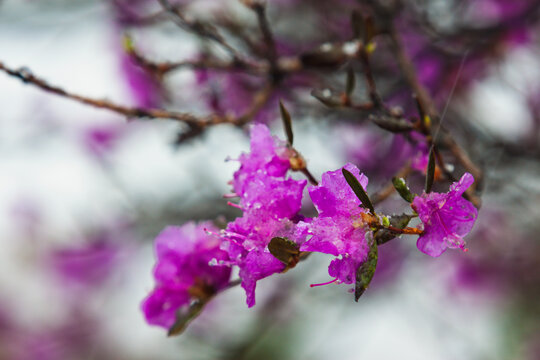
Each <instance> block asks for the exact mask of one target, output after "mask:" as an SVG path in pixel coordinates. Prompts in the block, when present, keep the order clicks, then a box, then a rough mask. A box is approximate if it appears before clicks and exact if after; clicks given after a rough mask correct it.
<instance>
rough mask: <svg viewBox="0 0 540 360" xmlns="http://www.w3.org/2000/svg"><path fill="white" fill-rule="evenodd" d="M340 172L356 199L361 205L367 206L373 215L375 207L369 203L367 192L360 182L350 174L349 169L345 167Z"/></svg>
mask: <svg viewBox="0 0 540 360" xmlns="http://www.w3.org/2000/svg"><path fill="white" fill-rule="evenodd" d="M341 172H342V173H343V176H344V177H345V180H346V181H347V184H349V186H350V187H351V189H352V190H353V191H354V193H355V195H356V197H357V198H358V200H360V202H361V203H362V205H364V207H366V208H368V209H369V211H371V213H372V214H373V215H375V208H374V207H373V204H372V203H371V200H370V199H369V196H368V194H367V193H366V191H365V190H364V188H363V187H362V185H360V182H359V181H358V179H357V178H356V177H355V176H354V175H353V174H351V172H350V171H348V170H347V169H345V168H343V169H341Z"/></svg>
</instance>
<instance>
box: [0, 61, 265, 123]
mask: <svg viewBox="0 0 540 360" xmlns="http://www.w3.org/2000/svg"><path fill="white" fill-rule="evenodd" d="M0 71H3V72H5V73H6V74H8V75H10V76H12V77H15V78H17V79H19V80H21V81H22V82H23V83H25V84H30V85H33V86H36V87H38V88H39V89H41V90H44V91H46V92H49V93H52V94H55V95H58V96H61V97H64V98H67V99H71V100H74V101H77V102H79V103H82V104H85V105H90V106H93V107H96V108H99V109H105V110H109V111H113V112H115V113H118V114H121V115H123V116H125V117H127V118H151V119H170V120H175V121H180V122H182V123H185V124H187V125H188V126H189V127H190V129H191V131H193V129H197V130H199V131H201V130H203V129H205V128H206V127H208V126H212V125H218V124H226V123H228V124H233V125H237V126H242V125H245V124H246V123H248V122H249V121H251V119H252V118H253V117H254V116H255V115H256V114H257V112H258V111H259V110H260V109H261V108H262V107H263V106H264V105H265V104H266V103H267V101H268V100H269V98H270V96H271V94H272V91H273V85H272V84H266V85H265V86H264V87H263V88H262V89H261V90H260V91H259V92H257V93H256V94H255V95H254V97H253V102H252V104H251V106H250V107H249V108H248V110H247V111H246V112H245V113H244V114H243V115H241V116H239V117H235V116H231V115H224V116H220V115H216V114H212V115H208V116H204V117H197V116H194V115H192V114H189V113H182V112H174V111H168V110H163V109H143V108H139V107H128V106H124V105H118V104H115V103H113V102H111V101H108V100H102V99H93V98H90V97H87V96H82V95H78V94H74V93H70V92H68V91H66V90H64V89H62V88H60V87H58V86H55V85H50V84H49V83H47V82H46V81H45V80H43V79H41V78H39V77H37V76H35V75H33V74H32V73H31V72H30V71H29V70H24V69H18V70H14V69H11V68H8V67H6V66H5V65H4V64H3V63H2V62H0Z"/></svg>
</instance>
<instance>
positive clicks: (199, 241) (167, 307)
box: [142, 222, 231, 328]
mask: <svg viewBox="0 0 540 360" xmlns="http://www.w3.org/2000/svg"><path fill="white" fill-rule="evenodd" d="M207 231H214V232H216V231H218V230H217V229H216V228H215V227H214V225H213V224H212V223H211V222H203V223H200V224H198V225H197V224H195V223H194V222H189V223H186V224H184V225H183V226H168V227H166V228H165V229H164V230H163V231H162V232H161V233H160V234H159V235H158V237H157V238H156V243H155V250H156V255H157V263H156V266H155V268H154V278H155V280H156V287H155V289H154V290H153V291H152V293H151V294H150V295H149V296H148V297H147V298H146V299H145V300H144V302H143V304H142V307H143V312H144V315H145V317H146V321H147V322H148V323H149V324H152V325H159V326H163V327H165V328H170V327H171V326H172V325H173V324H174V322H175V318H176V312H177V310H178V309H179V308H180V307H182V306H189V304H190V302H191V300H193V299H197V298H200V297H201V296H208V297H210V296H212V295H213V294H215V293H216V292H218V291H219V290H222V289H224V288H225V287H226V286H227V285H228V284H229V278H230V275H231V269H230V267H228V266H223V265H220V264H219V263H220V262H222V261H226V260H227V259H228V255H227V253H226V252H225V251H223V250H221V249H220V245H221V238H219V237H217V236H213V235H209V234H208V233H207ZM211 262H212V263H217V265H215V264H210V263H211Z"/></svg>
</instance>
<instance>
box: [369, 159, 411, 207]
mask: <svg viewBox="0 0 540 360" xmlns="http://www.w3.org/2000/svg"><path fill="white" fill-rule="evenodd" d="M410 173H411V166H410V164H407V165H405V166H404V167H403V168H402V169H401V170H399V171H398V172H397V173H396V175H395V177H398V178H404V179H406V178H407V176H409V174H410ZM395 190H396V189H395V188H394V185H393V184H392V182H390V183H389V184H388V185H386V186H385V187H384V188H382V189H381V190H380V191H378V192H376V193H375V194H373V195H372V196H371V201H372V202H373V204H374V205H375V204H378V203H381V202H383V201H384V200H386V199H387V198H388V197H390V195H392V194H393V193H394V191H395Z"/></svg>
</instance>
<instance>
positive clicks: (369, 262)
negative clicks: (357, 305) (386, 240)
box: [354, 239, 379, 302]
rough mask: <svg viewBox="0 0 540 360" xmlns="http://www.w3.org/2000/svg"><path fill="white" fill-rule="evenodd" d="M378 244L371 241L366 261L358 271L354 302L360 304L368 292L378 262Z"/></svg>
mask: <svg viewBox="0 0 540 360" xmlns="http://www.w3.org/2000/svg"><path fill="white" fill-rule="evenodd" d="M378 257H379V255H378V248H377V242H376V241H375V240H374V239H371V243H370V248H369V252H368V256H367V259H366V261H364V262H363V263H362V264H361V265H360V266H359V267H358V269H357V270H356V284H355V287H354V301H356V302H358V299H360V296H362V294H363V293H364V292H365V291H366V289H367V288H368V287H369V284H370V283H371V280H372V279H373V275H375V270H376V269H377V260H378Z"/></svg>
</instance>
